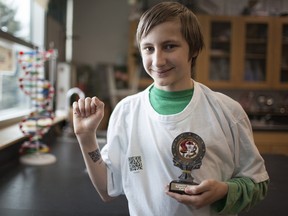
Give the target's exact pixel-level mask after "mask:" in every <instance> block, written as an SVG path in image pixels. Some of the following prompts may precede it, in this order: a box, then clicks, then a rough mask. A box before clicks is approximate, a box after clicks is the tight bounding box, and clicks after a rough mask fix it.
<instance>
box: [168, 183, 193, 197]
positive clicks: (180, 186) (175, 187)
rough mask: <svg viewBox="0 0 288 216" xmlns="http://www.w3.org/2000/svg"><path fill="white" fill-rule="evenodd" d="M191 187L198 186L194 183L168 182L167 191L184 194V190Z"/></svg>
mask: <svg viewBox="0 0 288 216" xmlns="http://www.w3.org/2000/svg"><path fill="white" fill-rule="evenodd" d="M191 185H198V184H197V183H195V182H188V181H180V180H174V181H171V182H170V185H169V191H170V192H173V193H178V194H186V193H185V188H186V187H187V186H191Z"/></svg>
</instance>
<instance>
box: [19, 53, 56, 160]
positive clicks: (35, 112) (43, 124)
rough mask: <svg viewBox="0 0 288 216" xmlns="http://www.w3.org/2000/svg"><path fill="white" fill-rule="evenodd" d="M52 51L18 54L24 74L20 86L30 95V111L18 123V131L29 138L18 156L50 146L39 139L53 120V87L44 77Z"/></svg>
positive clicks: (42, 150) (44, 149)
mask: <svg viewBox="0 0 288 216" xmlns="http://www.w3.org/2000/svg"><path fill="white" fill-rule="evenodd" d="M54 51H55V50H53V49H51V50H48V51H42V52H40V51H38V50H32V51H28V52H22V51H21V52H19V53H18V64H19V66H20V69H21V71H22V74H23V76H22V77H20V78H19V87H20V89H21V90H22V91H23V92H24V93H25V95H27V96H29V97H30V99H31V100H30V101H31V106H32V111H31V113H30V114H29V115H28V116H26V117H24V119H23V120H22V121H21V122H20V123H19V128H20V130H21V132H22V133H23V134H24V135H25V136H27V137H29V140H28V141H26V142H24V143H23V144H22V146H21V147H20V149H19V152H20V154H21V155H25V154H34V153H43V154H44V153H47V152H49V147H48V146H47V145H46V144H44V143H43V142H42V141H41V140H42V138H43V136H44V134H45V133H47V132H48V131H49V129H50V127H51V125H52V123H53V119H54V113H53V105H52V103H53V96H54V88H53V86H52V85H51V84H50V82H49V81H48V80H46V79H45V62H46V61H48V60H49V59H50V58H51V57H52V55H53V54H54Z"/></svg>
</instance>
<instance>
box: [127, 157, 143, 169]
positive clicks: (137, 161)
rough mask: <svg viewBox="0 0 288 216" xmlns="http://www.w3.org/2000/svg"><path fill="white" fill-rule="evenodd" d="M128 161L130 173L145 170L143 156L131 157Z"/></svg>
mask: <svg viewBox="0 0 288 216" xmlns="http://www.w3.org/2000/svg"><path fill="white" fill-rule="evenodd" d="M128 160H129V169H130V171H137V170H142V169H143V166H142V161H141V156H136V157H129V158H128Z"/></svg>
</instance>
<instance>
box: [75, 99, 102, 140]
mask: <svg viewBox="0 0 288 216" xmlns="http://www.w3.org/2000/svg"><path fill="white" fill-rule="evenodd" d="M103 116H104V103H103V102H102V101H100V100H99V99H98V98H97V97H93V98H90V97H86V98H85V99H83V98H81V99H79V100H78V102H74V103H73V126H74V132H75V134H76V135H80V134H86V133H96V130H97V128H98V126H99V124H100V122H101V120H102V118H103Z"/></svg>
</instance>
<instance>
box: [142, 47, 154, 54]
mask: <svg viewBox="0 0 288 216" xmlns="http://www.w3.org/2000/svg"><path fill="white" fill-rule="evenodd" d="M143 50H144V52H149V53H150V52H153V50H154V48H153V47H143Z"/></svg>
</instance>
